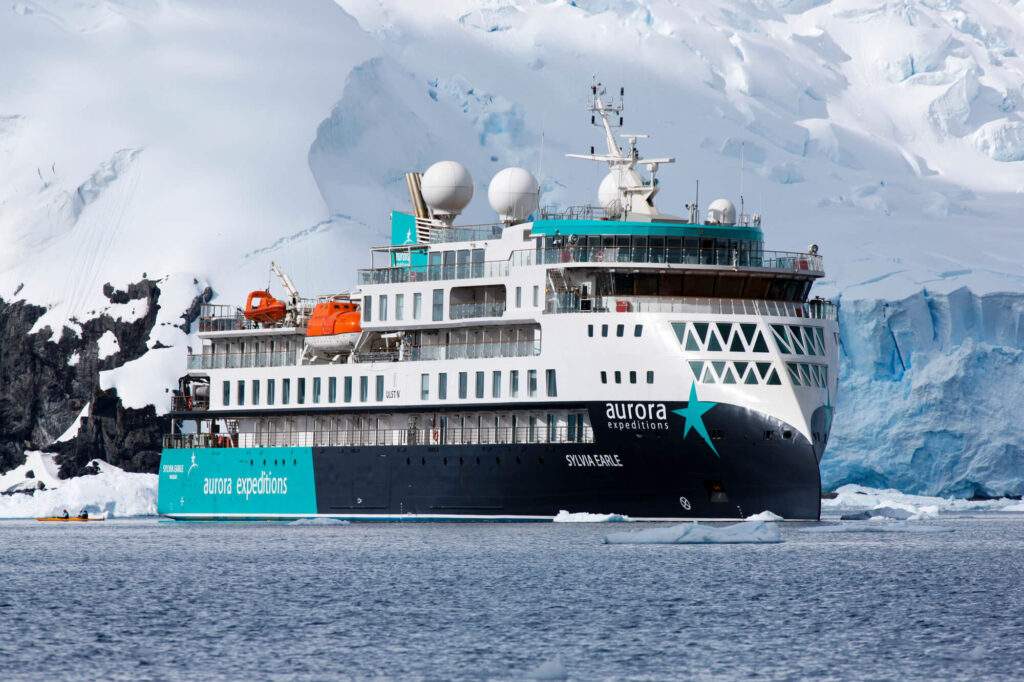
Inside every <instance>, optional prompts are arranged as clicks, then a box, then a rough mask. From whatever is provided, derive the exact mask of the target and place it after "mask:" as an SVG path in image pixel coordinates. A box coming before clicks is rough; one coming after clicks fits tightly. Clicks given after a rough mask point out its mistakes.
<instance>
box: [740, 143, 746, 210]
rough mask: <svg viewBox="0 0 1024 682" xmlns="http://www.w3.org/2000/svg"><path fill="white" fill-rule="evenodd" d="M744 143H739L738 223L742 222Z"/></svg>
mask: <svg viewBox="0 0 1024 682" xmlns="http://www.w3.org/2000/svg"><path fill="white" fill-rule="evenodd" d="M746 144H747V143H746V142H742V141H741V142H740V221H743V161H744V147H745V146H746Z"/></svg>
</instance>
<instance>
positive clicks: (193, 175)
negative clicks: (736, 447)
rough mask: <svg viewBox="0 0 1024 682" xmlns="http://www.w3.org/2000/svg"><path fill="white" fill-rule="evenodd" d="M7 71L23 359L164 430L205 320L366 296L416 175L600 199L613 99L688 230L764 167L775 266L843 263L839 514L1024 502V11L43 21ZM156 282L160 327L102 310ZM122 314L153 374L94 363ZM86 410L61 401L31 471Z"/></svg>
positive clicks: (13, 14)
mask: <svg viewBox="0 0 1024 682" xmlns="http://www.w3.org/2000/svg"><path fill="white" fill-rule="evenodd" d="M865 36H870V37H871V39H865ZM0 46H2V47H0V55H2V56H3V57H4V59H2V60H0V82H3V83H4V84H5V88H4V90H3V91H2V92H0V237H2V238H3V239H4V244H5V248H4V249H3V250H0V301H3V302H7V303H8V304H17V303H18V302H24V303H25V304H32V305H38V306H42V307H43V308H44V309H45V310H44V312H43V314H41V315H40V316H38V318H33V320H34V322H33V324H32V328H31V331H30V334H32V335H34V336H32V339H33V340H32V343H31V344H30V345H32V344H37V345H38V344H46V343H50V344H57V345H58V346H59V347H60V348H61V349H62V350H61V353H60V354H55V355H54V357H57V356H59V357H62V358H65V361H66V362H67V363H68V365H69V366H72V367H77V368H78V371H79V373H80V374H83V376H84V373H86V372H87V371H92V368H97V374H98V376H97V377H96V381H95V383H96V385H97V386H98V387H99V389H100V390H101V391H111V390H112V389H113V390H116V394H117V396H118V400H120V401H121V404H123V405H124V406H125V407H127V408H133V409H135V408H137V409H142V408H144V407H146V406H149V405H152V406H154V408H155V411H156V413H157V414H162V413H164V412H166V410H167V408H168V404H167V398H166V389H167V387H168V385H169V384H170V383H171V382H173V379H174V375H175V372H176V371H177V370H175V367H176V366H177V367H180V366H182V363H180V362H179V361H180V360H181V357H182V355H183V354H184V352H185V349H186V348H187V347H188V346H189V345H196V344H197V340H196V338H195V336H194V335H193V331H192V330H191V329H189V327H188V325H187V323H183V321H182V320H183V317H182V316H183V314H185V313H186V311H187V310H189V309H190V307H194V306H195V305H196V301H198V300H212V301H213V302H216V303H237V302H238V301H239V300H240V299H241V298H242V297H243V296H244V294H245V292H247V291H249V290H251V289H252V288H254V287H255V286H263V285H264V284H265V283H266V281H267V265H268V262H269V260H270V259H271V258H273V259H274V260H276V261H277V262H279V263H281V264H282V266H283V267H284V268H285V269H286V270H287V271H289V272H291V273H293V277H294V278H295V280H296V283H297V284H298V285H299V287H300V289H302V290H303V291H304V292H309V293H310V294H312V293H324V292H329V291H338V290H343V289H346V288H349V287H351V286H353V285H354V283H355V270H356V268H357V267H360V266H362V265H363V263H365V258H366V248H367V247H369V246H370V245H373V244H375V243H382V242H384V241H386V240H387V232H388V227H389V226H388V224H387V215H388V212H389V211H390V209H392V208H401V207H403V206H404V205H405V204H406V202H407V196H406V192H405V185H404V180H403V174H404V173H405V172H406V171H408V170H416V169H418V170H423V169H424V168H425V167H426V166H427V165H429V164H430V163H431V162H433V161H436V160H439V159H442V158H455V159H457V160H459V161H460V162H462V163H464V164H465V165H466V166H467V167H468V168H469V169H470V171H471V172H472V174H473V177H474V179H475V181H476V183H477V193H476V194H477V196H478V197H481V196H485V194H486V191H485V190H486V185H487V182H488V181H489V179H490V177H491V176H492V175H493V174H494V173H496V172H497V171H498V170H500V169H501V168H503V167H506V166H510V165H521V166H525V167H527V168H530V169H531V170H533V169H536V174H537V175H538V176H539V178H540V180H541V184H542V191H543V198H542V201H543V203H545V204H556V205H561V206H567V205H572V204H579V203H583V202H585V201H591V200H592V199H593V197H592V195H593V194H594V190H595V189H596V186H597V183H598V181H599V180H600V172H599V171H598V170H597V169H595V168H592V167H590V166H588V165H586V164H577V163H576V162H574V161H571V160H567V159H565V158H564V156H563V155H564V153H566V152H581V151H585V150H586V148H587V147H589V145H590V144H592V143H593V139H592V138H593V136H592V135H591V133H590V131H589V129H587V128H586V126H585V124H586V120H585V118H584V112H583V104H584V101H585V98H586V94H587V88H588V86H589V83H590V79H591V76H592V75H593V74H597V75H598V77H599V78H601V79H602V80H603V81H604V82H606V83H609V84H612V85H613V86H617V85H620V84H621V85H624V86H625V87H626V105H627V110H626V113H625V116H626V126H627V128H629V129H630V130H635V131H637V132H645V133H650V134H651V139H650V140H648V141H647V142H648V145H647V146H645V147H644V148H643V151H644V152H645V153H660V152H662V151H664V152H665V153H666V154H671V155H672V156H675V157H677V158H678V163H677V164H675V165H673V166H666V167H663V169H662V170H661V173H660V180H661V184H662V187H663V188H664V189H663V191H662V194H661V195H660V197H659V199H660V202H661V203H660V205H661V206H662V207H663V209H664V210H666V211H673V212H677V213H678V212H681V206H682V204H683V203H684V202H688V201H690V200H691V197H690V194H691V188H692V187H693V182H694V180H695V179H700V181H701V194H702V196H704V197H715V196H728V197H732V198H733V199H734V200H735V199H736V198H737V194H738V190H739V186H740V183H741V180H740V157H741V155H742V156H743V158H744V165H745V177H744V178H743V180H742V183H743V186H744V195H745V199H746V202H747V207H748V210H750V211H752V212H754V211H756V212H759V213H762V214H763V215H764V216H765V223H764V225H765V234H766V239H767V241H768V248H775V249H787V250H789V249H792V250H801V249H802V248H803V247H804V246H805V245H807V244H810V243H815V244H818V245H819V246H820V248H821V252H822V253H823V254H824V256H825V265H826V270H827V279H826V280H824V281H822V282H820V283H819V284H818V285H817V286H816V290H815V291H816V293H818V294H820V295H823V296H827V297H830V298H834V299H838V300H839V301H840V302H841V311H840V327H841V331H842V356H841V375H840V395H839V397H838V401H837V410H836V415H835V420H834V431H833V434H832V439H831V442H830V444H829V447H828V449H827V451H826V454H825V458H824V459H823V461H822V465H821V467H822V480H823V484H824V485H825V487H827V488H835V487H839V486H843V485H846V484H861V485H870V486H873V487H882V488H890V487H891V488H895V489H898V490H901V491H903V492H907V493H918V494H927V495H935V496H943V497H945V496H957V497H970V496H975V495H983V496H987V495H1005V494H1009V495H1021V494H1024V460H1022V447H1024V436H1020V435H1019V434H1015V433H1014V429H1013V424H1014V422H1015V419H1014V417H1015V410H1016V409H1017V408H1018V406H1020V405H1021V404H1022V402H1024V393H1022V391H1024V389H1021V388H1020V386H1022V385H1024V382H1022V381H1021V379H1022V378H1024V377H1022V365H1021V353H1022V352H1024V332H1022V331H1021V310H1022V309H1024V263H1022V261H1021V259H1020V257H1019V251H1020V245H1021V243H1022V241H1024V239H1022V236H1021V234H1020V227H1019V215H1020V211H1021V208H1022V206H1024V133H1022V131H1024V116H1022V113H1021V109H1022V106H1024V57H1022V56H1021V55H1022V54H1024V16H1022V14H1021V12H1020V8H1019V5H1018V4H1017V3H1014V2H1010V1H1008V0H1007V1H1002V2H988V1H983V0H946V1H944V2H941V3H885V2H878V1H877V0H821V1H815V2H792V1H791V0H766V1H765V2H761V3H753V4H752V3H747V2H743V1H741V0H724V1H723V2H720V3H713V4H712V3H707V2H700V1H698V0H677V1H670V0H575V1H573V2H568V1H567V0H524V1H520V2H512V1H510V0H475V1H474V0H439V1H438V2H432V3H408V2H399V1H397V0H335V1H334V2H332V1H331V0H301V1H300V2H294V3H288V5H287V7H284V6H282V5H281V4H280V3H275V2H269V1H267V0H254V1H253V2H245V3H241V2H237V1H228V0H224V1H222V2H216V3H208V2H200V1H199V0H165V1H156V0H153V1H151V2H150V1H139V0H130V1H129V0H90V2H81V3H61V2H54V1H52V0H19V2H17V3H15V4H13V6H7V7H4V8H0ZM741 150H742V151H741ZM737 203H738V202H737ZM464 219H465V221H466V222H469V223H476V222H488V221H490V220H491V216H490V213H489V211H488V209H487V207H486V202H484V201H475V202H474V203H473V204H471V205H470V207H469V209H468V210H467V212H466V214H465V216H464ZM141 280H151V281H153V282H157V283H158V284H159V291H160V295H159V301H158V302H157V303H156V304H154V307H153V310H150V311H146V310H142V308H141V307H140V306H138V305H135V304H133V303H117V302H115V301H114V300H112V299H110V298H109V297H107V296H105V295H104V285H105V284H109V285H111V287H112V288H113V289H114V290H128V288H129V285H131V284H133V283H136V282H139V281H141ZM211 297H212V299H211ZM104 315H105V316H106V318H104V319H108V320H109V323H104V324H106V325H107V326H108V327H113V326H116V325H118V324H123V325H129V324H131V323H132V322H133V321H135V320H138V319H140V315H141V316H149V317H150V318H152V319H151V320H150V322H151V324H149V325H147V328H148V329H149V331H148V337H147V338H145V339H141V340H136V341H137V343H136V344H135V348H136V349H138V348H139V344H143V345H144V348H142V349H143V350H146V352H145V353H144V354H143V355H142V356H141V357H138V353H137V352H135V351H134V350H133V352H132V353H125V352H124V351H125V348H126V347H127V346H126V339H124V338H119V337H116V336H115V337H113V338H112V337H111V336H109V335H106V334H104V335H102V336H99V335H97V336H98V338H93V336H94V335H93V334H92V332H88V333H86V337H87V338H82V330H83V329H91V328H93V327H95V326H96V325H93V327H90V326H89V324H88V321H89V320H95V319H98V318H100V317H101V316H104ZM186 320H187V315H186ZM61 344H63V345H61ZM72 346H74V349H72ZM119 349H120V350H119ZM64 351H66V352H64ZM79 363H82V364H79ZM82 383H84V382H82ZM12 385H13V383H10V384H7V386H6V389H7V390H10V387H11V386H12ZM51 389H52V387H51ZM51 389H48V390H50V391H51V392H52V390H51ZM4 390H5V385H4V384H3V383H2V382H0V392H3V391H4ZM77 398H79V399H82V400H85V403H86V404H84V406H83V405H82V404H79V403H78V402H75V403H74V404H73V405H72V404H70V403H68V404H67V405H64V406H63V407H60V408H58V407H55V406H57V405H59V403H60V402H61V401H60V400H57V399H56V398H55V397H54V396H52V395H51V396H48V398H47V401H46V405H47V409H50V410H57V412H55V413H54V415H55V416H54V417H53V418H49V417H48V418H47V424H46V428H37V429H35V430H34V431H33V433H35V434H37V435H35V436H33V439H32V440H33V441H36V440H38V441H40V442H32V443H31V444H30V445H31V446H32V447H35V448H42V447H45V446H46V445H48V443H45V442H42V441H43V440H46V438H44V436H45V435H46V434H50V435H53V436H55V435H57V434H60V433H61V432H62V431H64V430H65V429H66V428H69V427H71V428H74V423H76V422H77V420H78V419H79V417H80V416H81V415H82V414H83V412H85V411H87V410H88V409H89V405H88V404H87V403H88V400H87V398H88V396H84V397H83V396H78V397H77ZM7 399H8V400H17V399H19V397H18V396H13V395H12V396H9V397H8V398H7ZM65 402H68V401H65ZM57 417H59V419H58V418H57ZM61 420H63V422H62V423H61V424H60V425H59V426H58V425H57V424H56V422H58V421H61ZM4 426H5V425H3V424H0V433H2V432H3V431H4V429H3V428H2V427H4ZM19 446H20V441H19Z"/></svg>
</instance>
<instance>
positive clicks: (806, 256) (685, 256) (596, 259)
mask: <svg viewBox="0 0 1024 682" xmlns="http://www.w3.org/2000/svg"><path fill="white" fill-rule="evenodd" d="M511 262H512V265H513V266H522V265H559V264H569V263H651V264H669V265H717V266H725V267H741V268H766V269H769V270H784V271H787V272H821V271H822V259H821V256H819V255H816V254H810V253H796V252H792V251H762V250H757V251H748V250H744V249H732V250H730V249H701V248H696V247H694V248H688V247H680V248H676V247H665V246H658V247H650V246H639V247H630V246H566V247H562V248H553V249H523V250H520V251H515V252H513V253H512V259H511Z"/></svg>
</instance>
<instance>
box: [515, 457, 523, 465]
mask: <svg viewBox="0 0 1024 682" xmlns="http://www.w3.org/2000/svg"><path fill="white" fill-rule="evenodd" d="M516 464H522V462H521V461H520V460H519V456H518V455H516Z"/></svg>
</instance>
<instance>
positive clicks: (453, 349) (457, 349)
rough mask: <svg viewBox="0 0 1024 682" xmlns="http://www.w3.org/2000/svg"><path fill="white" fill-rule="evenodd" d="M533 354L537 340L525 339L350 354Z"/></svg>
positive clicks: (410, 357) (366, 357) (363, 358)
mask: <svg viewBox="0 0 1024 682" xmlns="http://www.w3.org/2000/svg"><path fill="white" fill-rule="evenodd" d="M535 355H540V341H535V340H533V339H529V340H525V341H481V342H479V343H450V344H445V343H437V344H420V345H416V346H412V345H409V346H405V347H404V348H403V349H401V350H394V351H375V352H362V353H358V354H356V355H355V356H353V362H399V361H413V362H415V361H420V360H474V359H478V358H522V357H529V356H535Z"/></svg>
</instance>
